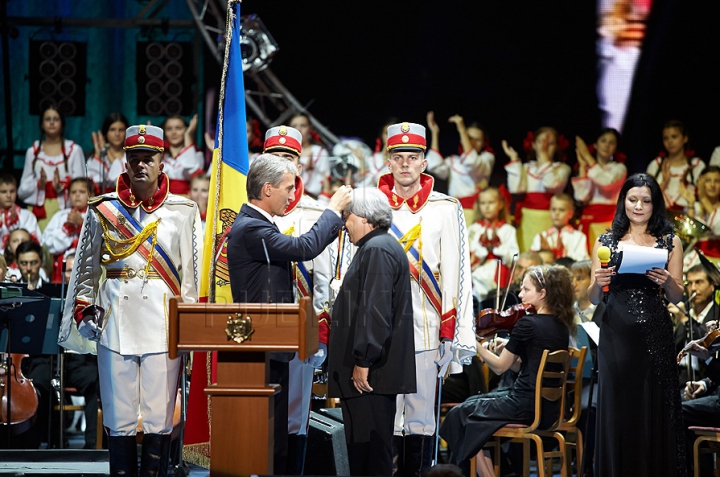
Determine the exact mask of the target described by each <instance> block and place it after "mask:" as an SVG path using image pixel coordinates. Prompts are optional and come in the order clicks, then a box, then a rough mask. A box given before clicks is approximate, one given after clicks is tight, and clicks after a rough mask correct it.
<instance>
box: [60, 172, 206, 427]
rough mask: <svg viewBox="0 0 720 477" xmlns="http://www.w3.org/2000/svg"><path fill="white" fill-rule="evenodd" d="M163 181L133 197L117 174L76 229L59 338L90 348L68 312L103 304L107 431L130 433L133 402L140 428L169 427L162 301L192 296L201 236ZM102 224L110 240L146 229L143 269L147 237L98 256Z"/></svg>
mask: <svg viewBox="0 0 720 477" xmlns="http://www.w3.org/2000/svg"><path fill="white" fill-rule="evenodd" d="M168 182H169V181H168V178H167V176H165V175H164V174H161V175H160V183H159V190H158V192H157V193H156V194H155V195H154V196H153V197H151V198H148V199H146V200H145V201H143V202H142V203H138V202H136V201H135V199H134V196H132V195H131V190H130V188H129V179H128V177H127V175H126V174H123V175H121V176H120V179H119V180H118V190H117V192H112V193H109V194H105V195H102V196H99V197H96V198H93V199H91V201H90V203H89V204H88V212H87V216H86V218H85V222H84V223H83V228H82V230H81V233H80V242H79V244H78V248H77V252H76V256H75V263H74V265H73V270H72V276H71V279H70V285H69V288H68V299H67V301H66V305H65V311H64V313H63V322H62V325H61V330H60V339H59V341H60V344H61V345H63V346H65V347H66V348H68V349H72V350H75V351H78V352H91V351H92V348H93V345H94V343H91V342H89V341H88V340H85V339H84V338H82V337H81V336H80V335H79V333H78V332H77V330H76V324H75V318H76V317H77V316H81V313H82V310H83V309H84V308H85V307H87V306H89V305H98V306H100V307H102V308H103V309H104V310H105V313H104V316H103V317H102V321H101V325H100V326H101V328H102V332H101V334H100V339H99V342H98V343H97V353H98V368H99V369H100V392H101V395H102V396H103V422H104V425H105V427H107V428H108V429H109V432H110V435H111V436H128V435H134V434H135V433H136V430H135V428H136V426H137V417H138V408H139V409H140V412H141V414H142V417H143V431H144V432H145V433H148V434H168V433H169V432H170V431H172V417H173V410H174V406H175V396H176V392H177V377H178V371H179V367H180V360H179V359H174V360H171V359H169V358H168V354H167V352H168V324H167V320H168V300H169V298H171V297H172V296H175V295H180V296H181V297H182V299H183V301H184V302H185V303H195V302H197V301H198V282H199V271H200V270H199V266H200V263H199V259H200V257H201V256H202V253H201V252H202V251H201V240H202V238H201V236H200V214H199V213H198V209H197V205H196V204H195V202H193V201H191V200H189V199H186V198H184V197H180V196H176V195H173V194H169V192H168ZM103 211H105V212H104V213H103ZM108 211H109V212H110V214H108ZM113 213H114V214H115V215H114V218H113V215H112V214H113ZM108 215H109V216H110V219H108ZM103 222H104V225H105V227H106V228H107V232H106V233H107V234H109V236H111V237H112V238H113V239H126V238H132V237H137V236H138V234H137V232H136V231H137V227H135V225H136V224H137V225H138V226H139V228H140V229H141V230H151V231H152V232H153V234H152V235H153V238H156V239H157V245H156V246H155V249H154V255H153V257H154V258H153V261H152V264H151V266H150V267H149V273H146V267H147V264H148V261H147V259H146V258H145V257H144V256H143V255H142V252H141V250H145V251H146V252H147V251H148V250H149V249H150V248H151V245H150V243H151V241H152V238H148V239H146V240H144V241H143V242H141V245H140V247H139V248H137V249H136V251H135V252H134V253H132V254H131V255H129V256H127V257H126V258H121V259H118V260H116V261H113V262H111V263H103V262H102V259H104V258H108V257H109V252H108V251H107V250H106V248H105V247H106V239H105V234H104V233H103V228H104V227H103ZM153 224H157V229H156V230H153V229H152V227H153ZM148 227H150V229H148ZM125 228H131V230H130V232H125V231H123V229H125ZM133 232H135V233H133ZM163 262H165V263H166V265H163ZM145 275H146V276H147V279H143V278H142V277H143V276H145ZM163 277H171V278H169V279H167V281H166V279H164V278H163ZM172 277H175V278H174V279H172ZM169 283H170V284H172V285H169Z"/></svg>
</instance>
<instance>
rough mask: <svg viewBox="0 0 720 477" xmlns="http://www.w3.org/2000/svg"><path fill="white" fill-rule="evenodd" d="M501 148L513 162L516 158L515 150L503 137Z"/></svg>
mask: <svg viewBox="0 0 720 477" xmlns="http://www.w3.org/2000/svg"><path fill="white" fill-rule="evenodd" d="M502 148H503V151H505V155H506V156H507V157H509V158H510V161H511V162H515V161H517V160H518V153H517V151H516V150H515V149H514V148H513V147H512V146H509V145H508V142H507V141H506V140H505V139H503V140H502Z"/></svg>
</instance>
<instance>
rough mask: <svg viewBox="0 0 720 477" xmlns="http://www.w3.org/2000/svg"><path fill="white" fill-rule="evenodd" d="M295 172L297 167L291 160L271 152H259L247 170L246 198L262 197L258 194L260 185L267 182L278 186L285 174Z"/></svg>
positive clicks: (294, 173)
mask: <svg viewBox="0 0 720 477" xmlns="http://www.w3.org/2000/svg"><path fill="white" fill-rule="evenodd" d="M297 173H298V170H297V167H295V164H293V162H292V161H288V160H287V159H285V158H284V157H279V156H275V155H273V154H260V155H259V156H258V157H257V158H256V159H255V160H254V161H253V163H252V165H251V166H250V172H248V177H247V186H246V189H247V196H248V200H250V199H255V200H260V199H261V198H262V197H261V195H260V191H261V190H262V186H264V185H265V184H267V183H268V182H269V183H270V184H272V185H273V187H279V186H280V183H281V182H282V181H283V179H284V178H285V174H292V175H293V177H294V176H296V175H297Z"/></svg>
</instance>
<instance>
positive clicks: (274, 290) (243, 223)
mask: <svg viewBox="0 0 720 477" xmlns="http://www.w3.org/2000/svg"><path fill="white" fill-rule="evenodd" d="M295 176H297V168H296V167H295V164H294V163H293V162H292V161H289V160H287V159H285V158H283V157H279V156H274V155H272V154H262V155H260V156H259V157H258V158H257V159H255V161H253V163H252V166H251V167H250V171H249V173H248V177H247V186H246V187H247V195H248V203H247V204H244V205H243V206H242V208H241V209H240V213H239V214H238V215H237V217H236V218H235V222H234V223H233V227H232V229H231V230H230V233H229V235H228V247H227V249H228V251H227V254H228V268H229V271H230V288H231V289H232V296H233V301H234V302H235V303H292V302H294V301H295V300H294V293H293V276H292V271H291V262H304V261H306V260H312V259H313V258H315V257H316V256H318V255H320V253H321V252H322V251H323V250H324V249H325V247H327V246H328V245H330V243H331V242H332V241H333V240H335V238H336V237H337V235H338V232H339V231H340V229H341V228H342V225H343V223H342V220H341V217H340V212H341V211H342V210H343V209H344V208H345V207H347V205H348V204H349V203H350V187H347V186H343V187H341V188H340V189H339V190H338V191H337V192H336V193H335V195H333V197H332V198H331V199H330V203H329V204H328V208H327V210H325V211H324V212H323V213H322V215H321V216H320V218H319V219H318V221H317V222H316V223H315V225H313V227H312V228H311V229H310V230H309V231H308V232H307V233H306V234H303V235H301V236H299V237H292V236H290V235H285V234H283V233H282V232H280V230H279V229H278V227H277V226H276V225H275V223H274V220H273V217H274V216H276V215H283V214H284V213H285V209H286V208H287V206H288V204H289V203H290V201H291V200H293V199H294V198H295ZM290 359H292V354H288V353H274V354H273V355H271V359H270V378H269V380H270V382H271V383H274V384H280V386H281V390H280V393H279V394H277V395H276V396H275V405H274V409H275V428H274V458H273V471H274V473H275V474H284V473H285V469H286V463H287V452H288V430H287V428H288V392H287V388H288V361H289V360H290Z"/></svg>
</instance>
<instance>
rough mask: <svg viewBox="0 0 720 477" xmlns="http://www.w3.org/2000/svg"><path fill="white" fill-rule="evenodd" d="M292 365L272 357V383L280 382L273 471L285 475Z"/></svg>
mask: <svg viewBox="0 0 720 477" xmlns="http://www.w3.org/2000/svg"><path fill="white" fill-rule="evenodd" d="M289 369H290V365H289V364H288V363H287V362H283V361H276V360H274V359H270V383H272V384H279V385H280V392H279V393H277V394H276V395H275V399H274V401H275V403H274V406H273V407H274V412H275V421H274V422H275V427H274V433H275V435H274V438H275V442H274V446H273V473H274V474H275V475H283V474H285V473H286V470H287V456H288V379H289Z"/></svg>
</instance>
